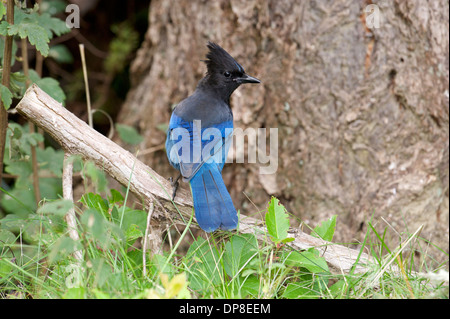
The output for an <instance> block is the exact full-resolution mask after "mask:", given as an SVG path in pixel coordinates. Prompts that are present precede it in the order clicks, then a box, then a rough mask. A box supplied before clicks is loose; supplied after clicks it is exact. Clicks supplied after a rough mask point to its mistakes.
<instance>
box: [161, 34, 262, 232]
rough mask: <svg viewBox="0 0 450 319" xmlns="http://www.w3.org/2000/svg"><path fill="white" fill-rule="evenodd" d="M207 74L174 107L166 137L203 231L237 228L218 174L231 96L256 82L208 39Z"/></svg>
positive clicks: (228, 130)
mask: <svg viewBox="0 0 450 319" xmlns="http://www.w3.org/2000/svg"><path fill="white" fill-rule="evenodd" d="M207 47H208V49H209V52H208V53H207V55H206V58H207V60H206V61H204V62H205V63H206V66H207V69H208V71H207V73H206V75H205V77H204V78H203V79H201V80H200V82H199V83H198V85H197V88H196V90H195V91H194V93H193V94H192V95H190V96H189V97H188V98H186V99H184V100H183V101H181V102H180V103H179V104H178V105H177V106H176V107H175V109H174V110H173V113H172V116H171V118H170V123H169V129H168V131H167V139H166V153H167V157H168V159H169V162H170V164H171V165H172V166H173V167H174V168H176V169H177V170H179V171H180V175H179V176H178V178H177V179H176V180H175V182H173V183H172V186H174V191H173V197H175V194H176V190H177V187H178V179H179V178H180V177H181V176H183V180H184V181H185V182H189V184H190V187H191V192H192V198H193V200H194V210H195V216H196V218H197V222H198V224H199V225H200V227H201V228H202V229H203V230H204V231H206V232H212V231H214V230H216V229H218V228H220V229H224V230H232V229H235V228H236V227H237V223H238V216H237V212H236V209H235V208H234V205H233V201H232V200H231V196H230V194H229V193H228V190H227V189H226V187H225V184H224V182H223V179H222V168H223V166H224V164H225V160H226V157H227V154H228V150H229V148H230V142H231V138H232V131H233V113H232V111H231V107H230V96H231V94H232V93H233V91H234V90H236V89H237V88H238V87H239V86H240V85H241V84H244V83H260V81H259V80H258V79H256V78H254V77H251V76H249V75H247V74H246V73H245V71H244V69H243V68H242V66H241V65H240V64H239V63H237V62H236V61H235V60H234V59H233V57H231V55H229V54H228V53H227V52H226V51H225V50H224V49H222V48H221V47H220V46H219V45H217V44H216V43H212V42H208V45H207Z"/></svg>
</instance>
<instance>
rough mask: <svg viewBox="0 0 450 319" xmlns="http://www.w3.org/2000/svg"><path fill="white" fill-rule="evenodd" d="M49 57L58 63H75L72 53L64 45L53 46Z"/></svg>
mask: <svg viewBox="0 0 450 319" xmlns="http://www.w3.org/2000/svg"><path fill="white" fill-rule="evenodd" d="M48 56H49V57H50V58H53V59H55V61H56V62H58V63H67V64H69V63H73V55H72V53H70V51H69V49H68V48H67V47H66V46H65V45H63V44H58V45H55V46H52V47H51V48H50V53H49V55H48Z"/></svg>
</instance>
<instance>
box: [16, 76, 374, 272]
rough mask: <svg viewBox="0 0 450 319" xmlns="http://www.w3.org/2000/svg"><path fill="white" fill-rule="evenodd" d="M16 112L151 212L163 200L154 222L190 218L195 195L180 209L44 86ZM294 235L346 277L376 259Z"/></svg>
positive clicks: (156, 178) (152, 175)
mask: <svg viewBox="0 0 450 319" xmlns="http://www.w3.org/2000/svg"><path fill="white" fill-rule="evenodd" d="M16 109H17V111H18V112H19V113H20V114H21V115H22V116H24V117H25V118H26V119H28V120H30V121H31V122H33V123H35V124H36V125H37V126H39V127H41V128H42V129H43V130H45V131H46V132H47V133H48V134H49V135H50V136H51V137H52V138H53V139H54V140H55V141H56V142H58V143H59V144H60V145H61V147H62V149H63V150H64V151H65V152H66V154H72V155H79V156H81V157H82V158H83V159H84V160H89V161H93V162H94V163H95V164H96V165H97V166H98V167H101V168H103V169H104V170H105V171H106V172H107V173H108V174H109V175H110V176H112V177H113V178H114V179H116V180H117V181H118V182H119V183H121V184H122V185H124V186H128V185H129V186H130V191H131V192H132V193H134V194H135V195H137V196H138V197H140V198H142V199H143V200H144V203H145V204H146V206H147V208H149V207H152V203H155V199H157V200H156V203H158V204H159V208H161V209H156V206H155V209H154V212H153V216H152V218H153V219H154V220H156V221H159V222H161V223H162V222H166V221H169V220H170V221H172V222H173V221H181V220H182V219H186V218H187V219H189V218H190V216H191V213H192V197H191V194H190V193H189V192H187V191H186V190H183V189H180V190H178V192H177V196H176V198H175V203H176V204H177V207H178V210H177V209H176V208H175V206H174V205H173V204H172V202H171V201H170V195H169V194H171V185H170V182H169V181H168V180H166V179H165V178H163V177H161V176H160V175H158V174H157V173H156V172H155V171H153V170H152V169H151V168H150V167H148V166H147V165H145V164H144V163H142V162H141V161H139V160H138V159H137V158H136V157H135V156H133V155H132V154H131V153H130V152H128V151H126V150H124V149H123V148H121V147H120V146H119V145H117V144H116V143H114V142H113V141H111V140H110V139H108V138H107V137H105V136H103V135H102V134H100V133H99V132H97V131H95V130H94V129H92V128H90V127H89V126H88V125H87V124H86V123H85V122H83V121H82V120H80V119H79V118H77V117H76V116H75V115H74V114H72V113H71V112H69V111H68V110H67V109H65V108H64V107H63V106H62V105H61V104H60V103H58V102H57V101H55V100H54V99H52V98H51V97H50V96H49V95H47V94H46V93H45V92H44V91H42V90H41V89H40V88H39V87H38V86H36V85H32V86H31V87H30V88H29V89H28V90H27V92H26V93H25V96H24V97H23V99H22V100H21V101H20V103H19V105H18V106H17V107H16ZM178 211H179V212H178ZM180 213H181V215H182V217H180ZM239 232H241V233H254V234H256V235H257V236H258V237H259V238H263V237H265V236H266V233H267V230H266V229H265V227H264V226H263V223H262V222H261V221H258V220H257V219H255V218H251V217H245V216H244V217H242V218H241V220H240V223H239ZM290 236H291V237H294V238H295V240H294V241H292V242H290V243H289V245H290V246H291V247H293V248H295V249H298V250H302V249H308V248H311V247H315V248H317V249H318V250H319V251H320V252H321V254H322V255H323V257H324V258H325V259H326V260H327V262H328V263H329V264H330V265H331V266H333V267H334V268H336V269H337V270H339V271H340V272H343V273H348V272H349V271H350V269H351V267H352V266H353V264H354V263H355V262H356V261H357V260H359V263H358V267H357V268H356V272H362V271H365V270H366V268H365V266H364V265H365V264H367V263H368V262H369V260H370V257H369V256H368V255H367V254H364V253H362V254H360V252H359V251H357V250H354V249H350V248H347V247H345V246H342V245H337V244H333V243H329V242H326V241H324V240H321V239H319V238H316V237H312V236H310V235H308V234H305V233H303V232H302V231H300V230H295V229H291V231H290ZM358 258H359V259H358Z"/></svg>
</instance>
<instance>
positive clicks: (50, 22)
mask: <svg viewBox="0 0 450 319" xmlns="http://www.w3.org/2000/svg"><path fill="white" fill-rule="evenodd" d="M35 19H36V21H37V23H38V24H39V26H41V27H42V28H44V29H45V31H46V32H47V36H48V38H49V39H51V38H53V34H55V35H56V36H60V35H62V34H64V33H68V32H70V29H69V28H68V27H67V25H66V22H65V21H63V20H61V19H58V18H54V17H52V16H50V14H48V13H43V14H41V15H39V14H36V17H35Z"/></svg>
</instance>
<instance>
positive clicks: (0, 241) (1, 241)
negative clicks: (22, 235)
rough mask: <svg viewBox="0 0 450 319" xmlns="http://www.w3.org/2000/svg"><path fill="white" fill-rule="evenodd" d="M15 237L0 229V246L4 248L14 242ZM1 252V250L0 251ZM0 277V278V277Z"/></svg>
mask: <svg viewBox="0 0 450 319" xmlns="http://www.w3.org/2000/svg"><path fill="white" fill-rule="evenodd" d="M16 238H17V237H16V235H14V234H13V233H12V232H10V231H9V230H6V229H2V228H0V245H1V246H2V247H6V246H8V245H12V244H14V243H15V242H16ZM0 252H1V250H0ZM0 259H1V258H0ZM0 277H1V276H0Z"/></svg>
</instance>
